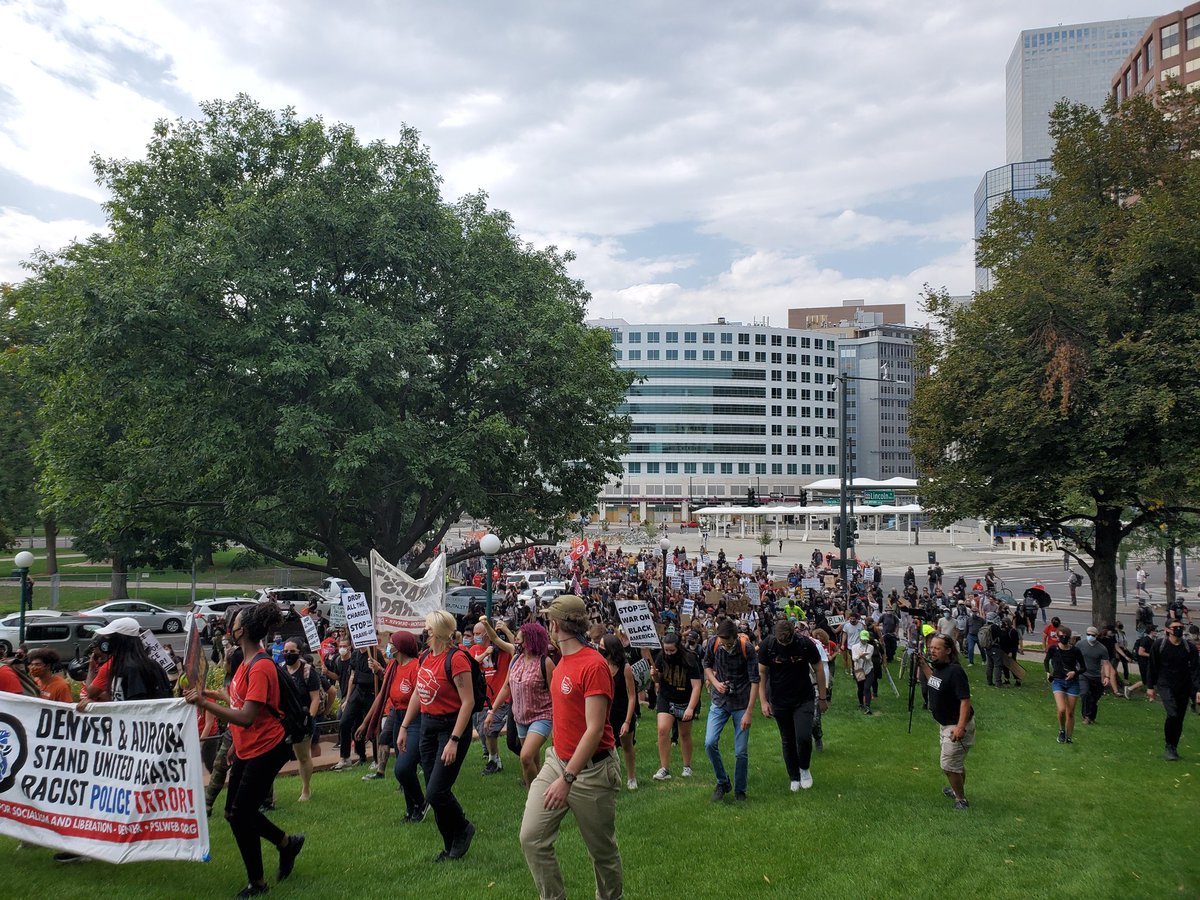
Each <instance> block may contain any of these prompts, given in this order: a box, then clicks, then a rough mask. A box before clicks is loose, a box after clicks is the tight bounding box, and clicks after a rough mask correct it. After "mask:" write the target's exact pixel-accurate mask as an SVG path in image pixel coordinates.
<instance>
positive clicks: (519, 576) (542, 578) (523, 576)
mask: <svg viewBox="0 0 1200 900" xmlns="http://www.w3.org/2000/svg"><path fill="white" fill-rule="evenodd" d="M549 580H550V576H549V575H548V574H546V573H545V572H544V571H541V570H540V569H539V570H536V571H526V572H509V573H508V574H507V575H505V576H504V583H505V584H506V585H509V584H520V583H521V582H522V581H524V582H526V583H528V585H529V586H530V587H537V586H538V585H539V584H546V583H547V582H548V581H549Z"/></svg>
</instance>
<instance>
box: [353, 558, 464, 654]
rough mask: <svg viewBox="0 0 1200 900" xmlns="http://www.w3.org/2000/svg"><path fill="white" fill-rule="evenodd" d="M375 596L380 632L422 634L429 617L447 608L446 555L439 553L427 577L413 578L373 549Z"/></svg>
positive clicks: (377, 623)
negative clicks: (436, 610) (430, 614)
mask: <svg viewBox="0 0 1200 900" xmlns="http://www.w3.org/2000/svg"><path fill="white" fill-rule="evenodd" d="M371 597H372V598H373V599H374V601H375V621H376V625H377V627H378V628H379V630H380V631H408V632H411V633H412V634H420V633H421V632H422V631H424V630H425V617H426V616H427V615H429V613H431V612H433V611H434V610H435V609H443V608H445V597H446V555H445V554H444V553H439V554H438V555H437V556H436V557H435V558H434V560H433V562H431V563H430V564H429V570H428V571H427V572H426V573H425V574H424V575H422V576H421V577H420V578H413V577H412V576H410V575H408V574H407V573H406V572H403V571H401V570H400V569H399V568H397V567H396V566H394V565H392V564H391V563H389V562H388V561H387V560H386V559H384V558H383V557H382V556H380V555H379V554H378V553H377V552H376V551H374V550H372V551H371ZM355 646H357V645H355Z"/></svg>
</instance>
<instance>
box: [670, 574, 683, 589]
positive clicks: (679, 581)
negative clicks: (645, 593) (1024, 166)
mask: <svg viewBox="0 0 1200 900" xmlns="http://www.w3.org/2000/svg"><path fill="white" fill-rule="evenodd" d="M671 590H673V591H682V590H683V576H682V575H672V576H671Z"/></svg>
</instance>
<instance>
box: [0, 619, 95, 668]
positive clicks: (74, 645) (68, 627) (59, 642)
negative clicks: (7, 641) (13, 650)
mask: <svg viewBox="0 0 1200 900" xmlns="http://www.w3.org/2000/svg"><path fill="white" fill-rule="evenodd" d="M103 627H104V623H103V622H101V621H98V620H97V619H96V618H95V617H93V616H83V615H79V616H58V617H57V618H50V617H45V616H39V617H37V618H34V619H29V618H26V620H25V646H26V648H28V649H29V650H42V649H50V650H54V651H56V652H57V653H58V655H59V656H60V657H62V660H63V662H70V661H71V660H72V659H76V658H77V657H81V656H83V655H84V654H86V653H87V649H88V647H90V646H91V645H92V641H94V640H95V639H96V632H97V631H99V630H100V629H101V628H103ZM2 649H3V648H0V650H2ZM2 655H4V656H8V655H10V654H9V652H8V651H4V652H3V654H2Z"/></svg>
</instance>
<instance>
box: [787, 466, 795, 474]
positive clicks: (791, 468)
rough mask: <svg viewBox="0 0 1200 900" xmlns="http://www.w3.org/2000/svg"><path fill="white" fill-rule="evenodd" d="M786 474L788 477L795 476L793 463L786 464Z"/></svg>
mask: <svg viewBox="0 0 1200 900" xmlns="http://www.w3.org/2000/svg"><path fill="white" fill-rule="evenodd" d="M787 473H788V474H789V475H795V474H796V464H795V463H788V466H787Z"/></svg>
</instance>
